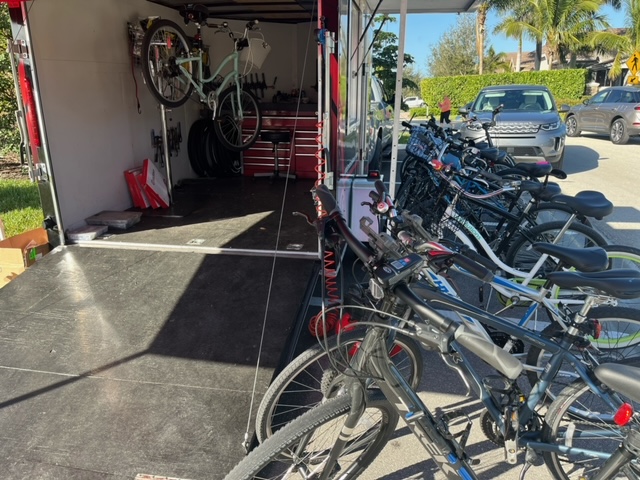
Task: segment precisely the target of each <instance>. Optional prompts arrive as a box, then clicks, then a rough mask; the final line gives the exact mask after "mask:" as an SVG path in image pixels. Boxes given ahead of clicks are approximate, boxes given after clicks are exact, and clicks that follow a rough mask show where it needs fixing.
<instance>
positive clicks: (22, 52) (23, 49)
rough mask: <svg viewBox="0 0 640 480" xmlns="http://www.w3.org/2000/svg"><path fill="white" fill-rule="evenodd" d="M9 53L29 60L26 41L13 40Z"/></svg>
mask: <svg viewBox="0 0 640 480" xmlns="http://www.w3.org/2000/svg"><path fill="white" fill-rule="evenodd" d="M11 52H12V53H15V54H16V55H18V56H19V57H21V58H29V47H28V46H27V42H26V40H14V41H13V43H12V44H11Z"/></svg>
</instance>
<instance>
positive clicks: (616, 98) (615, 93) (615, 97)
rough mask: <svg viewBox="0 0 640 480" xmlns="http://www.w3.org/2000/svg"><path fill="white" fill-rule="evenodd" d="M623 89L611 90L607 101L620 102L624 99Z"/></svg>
mask: <svg viewBox="0 0 640 480" xmlns="http://www.w3.org/2000/svg"><path fill="white" fill-rule="evenodd" d="M622 93H623V92H622V90H611V91H610V92H609V96H608V97H607V103H618V102H621V101H622Z"/></svg>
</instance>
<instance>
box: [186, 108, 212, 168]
mask: <svg viewBox="0 0 640 480" xmlns="http://www.w3.org/2000/svg"><path fill="white" fill-rule="evenodd" d="M206 124H207V120H206V119H204V118H200V119H198V120H196V121H195V122H193V124H192V125H191V128H190V129H189V136H188V138H187V154H188V157H189V164H190V165H191V169H192V170H193V171H194V172H195V173H196V175H197V176H198V177H206V176H207V171H206V169H205V168H204V166H203V165H202V148H201V147H202V134H203V132H204V129H205V127H206Z"/></svg>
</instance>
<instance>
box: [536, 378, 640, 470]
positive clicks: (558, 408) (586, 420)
mask: <svg viewBox="0 0 640 480" xmlns="http://www.w3.org/2000/svg"><path fill="white" fill-rule="evenodd" d="M624 400H625V401H627V402H628V403H632V404H633V402H632V401H631V400H629V399H624ZM638 406H639V405H637V404H636V405H634V407H635V408H634V409H636V408H637V407H638ZM636 411H637V410H636ZM614 414H615V411H614V410H613V409H612V408H611V406H609V404H608V402H606V401H605V400H604V399H603V398H602V393H601V392H592V391H591V390H590V389H589V387H588V386H587V385H586V384H585V383H584V382H583V381H582V380H579V381H577V382H575V383H572V384H571V385H569V386H568V387H567V388H565V389H564V390H563V391H562V392H561V393H560V394H559V395H558V398H557V399H556V400H555V401H554V402H553V403H552V404H551V406H550V407H549V410H548V412H547V414H546V415H545V417H544V426H543V429H542V442H543V443H547V444H554V445H558V446H559V447H562V448H564V449H565V452H564V453H560V452H543V456H544V462H545V464H546V465H547V468H548V469H549V471H550V472H551V473H552V475H553V477H554V478H557V479H563V480H569V479H574V478H575V479H582V478H591V477H592V476H593V475H594V474H595V473H596V472H597V471H598V470H599V469H600V467H601V466H602V464H603V463H604V462H605V461H606V459H608V458H609V456H610V455H611V454H612V453H613V452H615V451H616V450H617V449H618V446H619V445H620V443H621V442H622V440H623V438H624V436H625V433H624V431H623V429H621V428H620V427H618V426H617V425H616V424H615V423H614V422H613V415H614ZM632 422H638V419H637V417H634V419H633V420H632ZM567 447H571V448H567ZM578 450H582V451H581V452H579V451H578ZM639 474H640V468H639V465H638V459H637V458H636V459H634V461H633V462H632V463H631V464H628V465H627V466H626V467H623V469H622V470H621V471H620V472H619V475H618V476H616V478H632V479H637V478H638V475H639Z"/></svg>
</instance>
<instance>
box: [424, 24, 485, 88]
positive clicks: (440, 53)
mask: <svg viewBox="0 0 640 480" xmlns="http://www.w3.org/2000/svg"><path fill="white" fill-rule="evenodd" d="M474 31H475V15H473V14H460V15H459V16H458V21H457V22H456V25H455V26H454V27H453V29H452V30H450V31H449V32H447V33H445V34H444V35H443V36H442V37H441V38H440V40H439V41H438V43H437V44H436V45H435V46H434V47H433V48H432V49H431V56H430V57H429V58H428V59H427V68H428V69H429V75H430V76H431V77H451V76H456V75H471V74H475V73H477V71H478V70H477V68H478V55H477V54H476V47H475V36H474V35H473V32H474Z"/></svg>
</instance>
